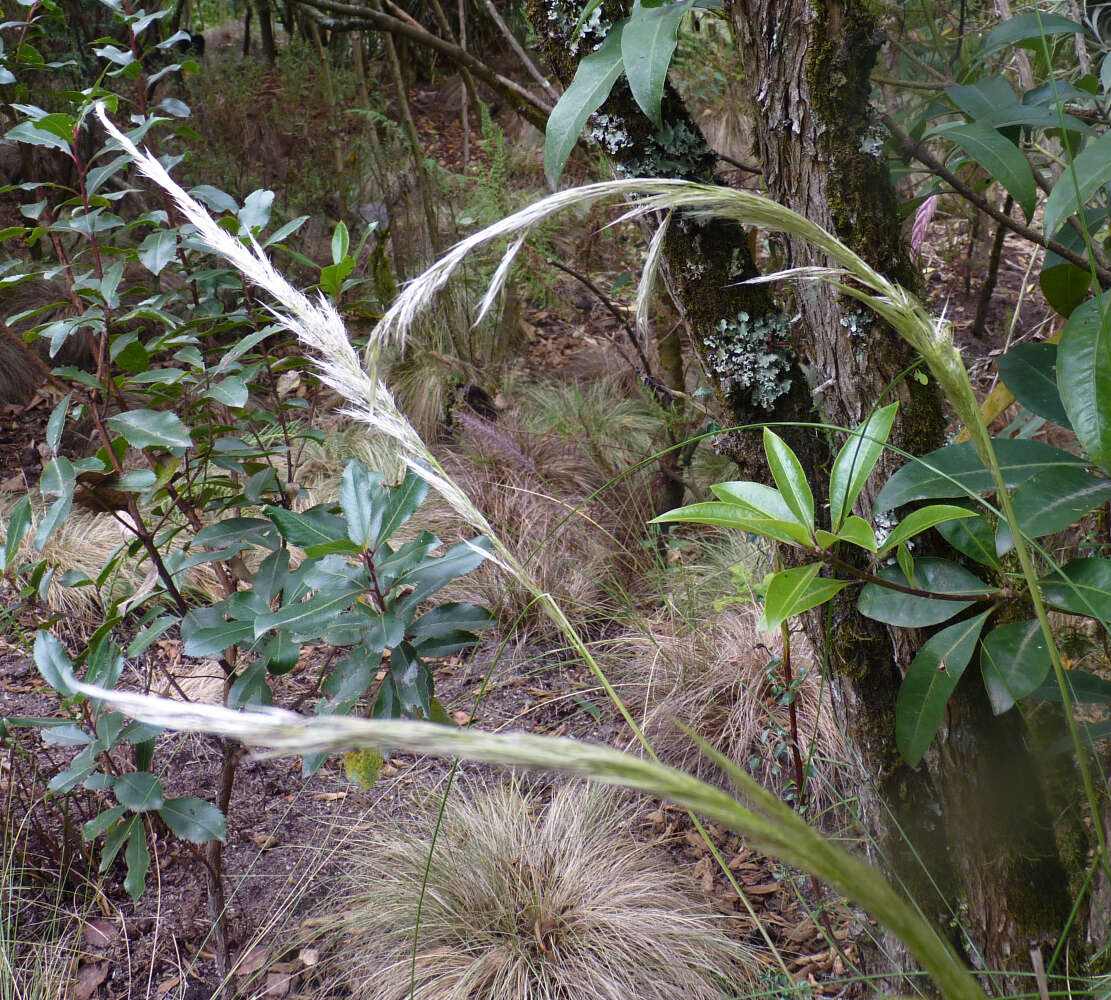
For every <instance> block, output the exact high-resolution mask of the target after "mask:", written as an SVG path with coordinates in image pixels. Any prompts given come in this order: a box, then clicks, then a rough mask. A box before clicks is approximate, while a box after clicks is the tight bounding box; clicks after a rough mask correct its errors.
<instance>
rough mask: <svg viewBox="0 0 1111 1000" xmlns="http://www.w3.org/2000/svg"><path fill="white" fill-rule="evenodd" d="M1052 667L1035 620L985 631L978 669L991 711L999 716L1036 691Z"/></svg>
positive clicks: (1043, 638)
mask: <svg viewBox="0 0 1111 1000" xmlns="http://www.w3.org/2000/svg"><path fill="white" fill-rule="evenodd" d="M1052 667H1053V663H1052V661H1051V660H1050V658H1049V647H1048V646H1047V645H1046V642H1045V636H1044V635H1042V630H1041V626H1040V625H1038V622H1037V621H1036V620H1032V621H1028V622H1015V623H1014V624H1012V625H1000V626H999V628H997V629H994V630H993V631H992V632H989V633H988V636H987V638H986V639H984V644H983V647H982V649H981V651H980V669H981V670H982V671H983V674H984V685H985V686H986V687H987V691H988V698H989V699H990V701H991V708H992V711H993V712H994V713H995V714H996V715H1000V714H1002V713H1003V712H1006V711H1007V709H1009V708H1011V707H1012V706H1013V705H1014V703H1015V702H1016V701H1018V700H1019V699H1020V698H1025V697H1026V696H1027V695H1028V694H1031V693H1032V692H1034V691H1036V690H1037V689H1038V687H1039V686H1040V685H1041V683H1042V681H1044V680H1045V678H1046V675H1047V674H1048V673H1049V671H1050V670H1051V669H1052Z"/></svg>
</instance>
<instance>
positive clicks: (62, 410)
mask: <svg viewBox="0 0 1111 1000" xmlns="http://www.w3.org/2000/svg"><path fill="white" fill-rule="evenodd" d="M72 399H73V393H72V392H67V393H66V394H65V395H64V396H63V397H62V399H61V401H60V402H59V403H58V405H57V406H55V407H54V409H53V411H52V412H51V414H50V419H49V420H47V422H46V445H47V447H48V448H49V449H50V452H51V454H54V453H56V452H57V451H58V442H59V441H61V439H62V428H63V427H64V426H65V422H66V414H67V413H68V412H69V404H70V400H72Z"/></svg>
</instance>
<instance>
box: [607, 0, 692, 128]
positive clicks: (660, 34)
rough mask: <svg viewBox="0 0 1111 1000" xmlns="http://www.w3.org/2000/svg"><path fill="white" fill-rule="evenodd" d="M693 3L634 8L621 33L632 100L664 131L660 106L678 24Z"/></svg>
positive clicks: (673, 50) (639, 4)
mask: <svg viewBox="0 0 1111 1000" xmlns="http://www.w3.org/2000/svg"><path fill="white" fill-rule="evenodd" d="M691 3H692V0H680V2H678V3H668V4H664V5H663V6H660V7H645V6H643V5H642V4H641V3H639V0H638V2H637V3H636V4H635V5H634V6H633V11H632V14H631V15H630V16H629V19H628V21H627V22H626V23H625V27H624V29H623V30H622V32H621V58H622V60H623V61H624V64H625V74H626V76H628V78H629V89H630V90H632V92H633V98H634V99H635V100H636V102H637V104H639V105H640V109H641V111H643V112H644V113H645V114H646V115H647V116H648V117H649V118H650V119H652V123H653V124H654V125H655V126H656V128H663V120H662V119H661V118H660V104H661V102H662V100H663V90H664V82H665V81H666V80H667V68H668V66H669V65H670V64H671V57H672V55H673V54H674V52H675V42H676V35H677V32H678V31H679V23H680V22H681V21H682V20H683V17H684V15H685V14H686V13H687V11H688V10H690V7H691Z"/></svg>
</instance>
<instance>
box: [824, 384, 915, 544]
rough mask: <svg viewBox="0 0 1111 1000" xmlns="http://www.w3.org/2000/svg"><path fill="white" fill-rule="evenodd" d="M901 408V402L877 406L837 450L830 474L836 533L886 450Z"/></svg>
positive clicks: (832, 509) (832, 524) (834, 529)
mask: <svg viewBox="0 0 1111 1000" xmlns="http://www.w3.org/2000/svg"><path fill="white" fill-rule="evenodd" d="M898 408H899V404H898V403H892V404H890V405H889V406H885V407H883V408H882V409H879V410H876V411H875V412H874V413H873V414H872V415H871V416H870V417H869V418H868V419H867V420H866V421H865V422H864V423H863V424H861V425H860V427H858V428H856V429H855V430H854V431H852V433H851V434H850V435H849V439H848V441H846V442H845V443H844V445H842V447H841V450H840V451H839V452H838V453H837V458H836V459H834V462H833V472H832V473H831V474H830V477H829V519H830V525H831V526H832V528H833V531H834V533H837V532H839V531H840V530H841V525H842V524H843V523H844V521H845V518H846V517H847V516H848V515H849V514H850V513H851V512H852V509H853V504H855V503H856V501H857V497H859V496H860V491H861V490H863V489H864V484H865V483H866V482H867V481H868V477H869V476H870V475H871V474H872V470H873V469H874V468H875V467H876V462H878V461H879V457H880V455H882V454H883V446H884V443H885V442H886V441H887V438H888V435H889V434H890V433H891V425H892V423H893V422H894V420H895V411H896V410H898Z"/></svg>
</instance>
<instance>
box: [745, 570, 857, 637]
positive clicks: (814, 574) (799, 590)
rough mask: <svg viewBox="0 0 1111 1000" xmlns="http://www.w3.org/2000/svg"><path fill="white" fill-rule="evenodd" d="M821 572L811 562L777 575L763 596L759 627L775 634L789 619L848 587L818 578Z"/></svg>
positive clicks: (841, 581) (837, 581) (845, 582)
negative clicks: (762, 612) (762, 610)
mask: <svg viewBox="0 0 1111 1000" xmlns="http://www.w3.org/2000/svg"><path fill="white" fill-rule="evenodd" d="M821 569H822V564H821V563H811V564H810V565H809V566H798V567H796V568H795V569H785V570H781V571H780V572H779V573H776V574H775V576H773V577H772V579H771V582H770V583H769V584H768V589H767V592H766V593H765V595H764V614H763V616H762V617H761V619H760V627H761V628H762V629H764V630H765V631H767V632H775V631H776V630H777V629H778V628H779V626H780V625H781V624H782V623H783V622H784V621H785V620H786V619H788V618H791V617H793V616H794V615H800V614H802V613H803V612H804V611H809V610H810V609H811V608H816V607H817V606H818V605H819V604H825V602H826V601H828V600H831V599H832V598H833V597H835V596H836V595H837V594H838V593H840V592H841V591H842V590H844V589H845V588H846V587H847V586H848V585H849V584H848V581H845V580H831V579H829V578H828V577H820V576H818V573H819V571H820V570H821Z"/></svg>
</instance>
